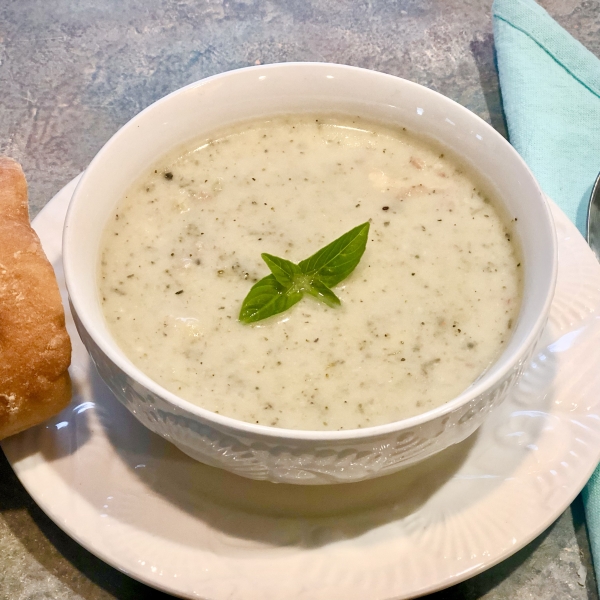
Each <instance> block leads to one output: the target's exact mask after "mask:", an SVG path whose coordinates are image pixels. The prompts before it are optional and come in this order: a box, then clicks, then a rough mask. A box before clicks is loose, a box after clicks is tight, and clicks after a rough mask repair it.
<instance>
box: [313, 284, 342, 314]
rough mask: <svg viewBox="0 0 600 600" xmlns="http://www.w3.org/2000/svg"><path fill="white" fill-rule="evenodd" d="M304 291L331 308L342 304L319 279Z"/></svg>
mask: <svg viewBox="0 0 600 600" xmlns="http://www.w3.org/2000/svg"><path fill="white" fill-rule="evenodd" d="M304 291H305V292H306V293H307V294H310V295H311V296H314V297H315V298H317V300H321V301H322V302H325V304H328V305H329V306H331V307H336V306H339V305H340V304H341V302H340V299H339V298H338V297H337V296H336V295H335V294H334V293H333V292H332V291H331V290H330V289H329V288H328V287H327V286H326V285H325V284H323V283H321V282H320V281H319V280H318V279H316V280H314V281H311V283H310V285H309V286H307V287H306V288H304Z"/></svg>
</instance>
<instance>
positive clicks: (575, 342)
mask: <svg viewBox="0 0 600 600" xmlns="http://www.w3.org/2000/svg"><path fill="white" fill-rule="evenodd" d="M75 183H76V182H75V181H73V182H71V183H70V184H69V185H67V186H66V187H65V188H64V189H63V190H62V191H61V192H60V193H59V194H58V195H57V196H56V197H55V198H54V199H53V200H52V201H51V202H50V203H48V205H47V206H46V207H45V208H44V210H43V211H42V212H41V213H40V214H39V215H38V217H37V219H36V220H35V224H34V225H35V228H36V230H37V231H38V233H39V235H40V237H41V239H42V243H43V245H44V248H45V249H46V252H47V254H48V256H49V258H50V260H51V261H52V263H53V264H54V268H55V270H56V272H57V276H58V279H59V284H60V286H61V291H62V293H63V299H64V300H65V302H66V291H65V287H64V281H63V278H62V266H61V232H62V224H63V220H64V215H65V211H66V208H67V204H68V202H69V199H70V197H71V194H72V192H73V189H74V187H75ZM553 210H554V216H555V219H556V223H557V230H558V239H559V248H560V269H559V279H558V288H557V292H556V297H555V300H554V303H553V307H552V312H551V315H550V320H549V324H548V326H547V328H546V332H545V335H544V337H543V340H542V343H541V346H540V348H539V352H538V353H537V354H536V355H535V357H534V359H533V362H532V364H531V366H530V368H529V369H528V370H527V372H526V373H525V375H524V377H523V379H522V382H521V383H520V385H519V386H518V389H517V390H516V391H515V393H513V394H512V395H511V396H510V397H509V398H508V400H507V401H506V402H505V403H504V404H503V405H502V406H500V407H499V408H498V409H497V410H496V411H494V412H493V414H492V415H491V416H490V417H489V418H488V420H487V421H486V423H485V424H484V425H483V427H482V428H481V429H480V430H479V432H477V433H476V434H474V435H473V436H471V437H470V438H469V439H468V440H466V441H465V442H463V443H462V444H459V445H457V446H454V447H452V448H450V449H448V450H446V451H444V452H442V453H441V454H440V455H438V456H436V457H434V458H432V459H429V460H427V461H426V462H424V463H421V464H420V465H418V466H416V467H411V468H410V469H407V470H405V471H403V472H400V473H397V474H394V475H391V476H388V477H385V478H380V479H375V480H372V481H367V482H363V483H355V484H347V485H338V486H320V487H311V486H299V487H296V486H285V485H276V484H270V483H265V482H257V481H250V480H245V479H241V478H239V477H236V476H234V475H231V474H228V473H226V472H224V471H220V470H217V469H212V468H210V467H206V466H204V465H201V464H200V463H197V462H195V461H193V460H192V459H190V458H188V457H187V456H185V455H184V454H182V453H181V452H179V451H178V450H177V449H176V448H175V447H174V446H172V445H171V444H169V443H167V442H165V441H164V440H162V439H161V438H159V437H158V436H156V435H154V434H152V433H150V432H149V431H147V430H146V429H144V428H143V427H142V425H140V424H139V423H138V422H137V421H136V420H135V419H134V418H133V417H132V416H131V415H130V414H129V413H128V412H127V410H126V409H125V408H123V407H122V406H121V405H120V404H119V403H118V402H117V401H116V400H115V399H114V398H113V397H112V396H111V394H110V392H109V391H108V390H107V388H106V387H105V386H104V384H103V383H102V381H101V380H100V379H99V377H98V375H97V374H96V372H95V369H94V367H93V365H92V364H91V363H90V361H89V359H88V355H87V352H86V351H85V349H84V347H83V345H82V344H81V342H80V341H79V338H78V336H77V333H76V332H75V328H74V327H73V323H72V321H71V319H70V316H69V315H68V327H69V331H70V333H71V337H72V340H73V363H72V367H71V375H72V378H73V381H74V387H75V393H74V397H73V401H72V403H71V405H70V406H69V407H68V408H66V409H65V410H64V411H63V412H62V413H61V414H60V415H58V416H57V417H56V418H54V419H52V420H51V421H49V422H47V423H45V424H44V425H42V426H39V427H37V428H34V429H31V430H29V431H26V432H24V433H22V434H20V435H18V436H14V437H12V438H10V439H8V440H5V441H4V442H3V444H2V447H3V449H4V452H5V453H6V456H7V457H8V460H9V461H10V463H11V464H12V466H13V468H14V470H15V472H16V474H17V476H18V477H19V479H20V480H21V482H22V483H23V485H24V486H25V488H26V489H27V491H28V492H29V493H30V494H31V496H32V497H33V498H34V500H35V501H36V502H37V503H38V504H39V505H40V507H41V508H42V509H43V510H44V511H45V512H46V513H47V514H48V515H49V516H50V518H51V519H53V520H54V521H55V522H56V523H57V524H58V525H59V526H60V527H61V528H62V529H64V530H65V531H66V532H67V533H68V534H69V535H70V536H72V537H73V538H74V539H75V540H77V541H78V542H79V543H80V544H81V545H83V546H85V547H86V548H87V549H88V550H90V551H91V552H93V553H94V554H96V555H97V556H99V557H100V558H101V559H103V560H105V561H106V562H108V563H110V564H111V565H113V566H115V567H116V568H118V569H120V570H122V571H124V572H125V573H127V574H128V575H130V576H131V577H134V578H136V579H138V580H140V581H143V582H144V583H146V584H148V585H150V586H153V587H156V588H158V589H161V590H164V591H167V592H170V593H172V594H176V595H179V596H182V597H185V598H210V599H211V600H220V599H226V598H227V599H232V598H234V599H235V598H243V599H244V600H252V599H257V600H259V599H260V600H270V599H273V600H281V599H282V598H285V599H286V600H293V599H306V600H309V599H310V600H319V599H323V600H335V599H337V598H339V599H343V600H354V599H361V600H362V599H364V598H369V599H370V600H377V599H390V598H409V597H414V596H417V595H420V594H425V593H427V592H432V591H435V590H438V589H441V588H444V587H447V586H450V585H452V584H455V583H458V582H459V581H462V580H464V579H467V578H468V577H471V576H473V575H475V574H477V573H479V572H481V571H483V570H484V569H486V568H488V567H491V566H492V565H494V564H496V563H498V562H499V561H501V560H502V559H504V558H506V557H507V556H509V555H511V554H512V553H514V552H516V551H517V550H518V549H520V548H522V547H523V546H524V545H525V544H527V543H528V542H529V541H530V540H532V539H533V538H534V537H536V536H537V535H538V534H539V533H540V532H542V531H543V530H544V529H545V528H546V527H547V526H548V525H549V524H550V523H552V522H553V521H554V520H555V519H556V518H557V517H558V516H559V515H560V514H561V513H562V511H563V510H564V509H565V508H566V507H567V506H568V505H569V503H570V502H571V501H572V500H573V498H574V497H575V496H576V495H577V494H578V493H579V491H580V490H581V488H582V487H583V485H584V484H585V482H586V481H587V479H588V477H589V476H590V474H591V473H592V471H593V469H594V467H595V466H596V464H597V462H598V459H599V458H600V369H599V368H598V349H599V348H600V265H599V264H598V263H597V262H596V260H595V258H594V256H593V254H592V253H591V251H590V250H589V248H588V247H587V245H586V243H585V241H584V240H583V238H582V237H581V236H580V234H579V233H578V232H577V230H576V229H575V227H574V226H573V225H572V224H571V223H570V222H569V221H568V219H567V218H566V217H565V216H564V215H563V213H562V212H560V211H559V210H558V209H557V208H556V207H554V209H553Z"/></svg>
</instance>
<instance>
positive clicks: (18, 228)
mask: <svg viewBox="0 0 600 600" xmlns="http://www.w3.org/2000/svg"><path fill="white" fill-rule="evenodd" d="M70 362H71V341H70V339H69V336H68V334H67V331H66V329H65V313H64V310H63V306H62V302H61V298H60V293H59V291H58V284H57V282H56V277H55V275H54V271H53V270H52V265H51V264H50V263H49V261H48V259H47V258H46V256H45V254H44V251H43V250H42V246H41V244H40V240H39V238H38V236H37V235H36V233H35V232H34V231H33V229H32V228H31V226H30V225H29V213H28V210H27V183H26V181H25V176H24V174H23V171H22V169H21V167H20V165H19V164H18V163H17V162H15V161H14V160H12V159H10V158H7V157H2V156H0V439H3V438H5V437H7V436H9V435H13V434H14V433H18V432H19V431H23V430H24V429H27V428H28V427H31V426H32V425H37V424H38V423H41V422H42V421H44V420H46V419H47V418H48V417H51V416H52V415H54V414H56V413H57V412H59V411H60V410H62V409H63V408H64V407H65V406H66V405H67V404H68V403H69V401H70V398H71V380H70V379H69V373H68V371H67V368H68V366H69V364H70Z"/></svg>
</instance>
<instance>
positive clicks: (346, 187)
mask: <svg viewBox="0 0 600 600" xmlns="http://www.w3.org/2000/svg"><path fill="white" fill-rule="evenodd" d="M366 221H370V224H371V225H370V233H369V240H368V243H367V246H366V251H365V253H364V255H363V257H362V260H361V261H360V263H359V264H358V266H357V267H356V269H355V270H354V272H353V273H352V274H351V275H350V276H349V277H348V278H347V279H345V280H344V281H342V282H341V283H340V284H339V285H338V286H337V287H336V288H335V289H334V291H335V293H336V294H337V296H338V297H339V298H340V300H341V306H339V307H335V308H330V307H329V306H327V305H325V304H323V303H320V302H318V301H317V300H315V299H314V298H312V297H311V296H305V297H304V298H303V299H302V300H301V301H300V302H299V303H298V304H296V305H295V306H293V307H292V308H291V309H290V310H288V311H287V312H284V313H281V314H279V315H276V316H274V317H271V318H269V319H266V320H264V321H260V322H258V323H255V324H252V325H246V324H242V323H240V322H239V321H238V315H239V311H240V307H241V305H242V301H243V300H244V298H245V296H246V295H247V294H248V292H249V290H250V288H251V286H252V285H253V283H255V282H256V281H258V280H259V279H261V278H262V277H265V276H266V275H268V274H269V270H268V268H267V266H266V264H265V263H264V262H263V261H262V259H261V253H263V252H267V253H270V254H274V255H276V256H280V257H284V258H287V259H289V260H291V261H293V262H299V261H301V260H303V259H305V258H307V257H308V256H310V255H311V254H313V253H314V252H316V251H317V250H319V249H320V248H322V247H323V246H324V245H326V244H328V243H329V242H331V241H333V240H334V239H336V238H337V237H339V236H340V235H342V234H343V233H345V232H347V231H348V230H350V229H352V228H353V227H356V226H357V225H359V224H361V223H364V222H366ZM512 237H513V234H512V221H511V220H510V216H506V215H504V214H503V213H502V212H501V211H500V210H499V209H498V207H496V206H495V203H494V202H493V201H491V200H490V198H489V197H488V196H487V195H486V193H484V191H483V190H482V189H480V188H479V186H478V185H477V182H476V180H475V179H474V177H473V175H472V174H471V173H469V172H468V170H467V169H465V167H464V166H463V165H461V164H460V163H459V162H457V161H456V160H455V159H454V158H453V157H451V156H448V153H447V152H446V151H444V150H443V149H440V148H437V147H436V146H434V145H431V144H430V143H429V142H427V143H426V142H424V141H421V140H419V139H417V138H415V137H413V136H411V135H409V134H408V133H407V132H406V131H404V130H402V129H392V128H386V127H385V126H382V125H380V124H373V123H369V122H366V121H363V120H361V119H358V118H351V117H335V118H334V117H318V116H306V115H304V116H302V115H294V116H286V117H277V118H273V119H270V120H261V121H259V122H251V123H245V124H241V125H238V126H235V127H233V128H231V129H229V130H227V131H221V132H217V133H216V134H215V135H214V136H212V137H211V138H210V139H204V140H199V141H197V142H196V143H193V144H190V145H189V147H187V148H183V149H182V148H180V149H178V150H177V151H176V152H173V153H171V154H170V155H168V156H166V157H165V158H164V159H163V160H161V161H160V162H159V163H157V164H156V165H154V166H153V167H152V168H151V169H149V170H148V172H147V173H145V174H144V175H143V176H142V177H141V178H140V179H139V181H138V182H137V183H136V184H135V185H134V186H133V187H132V188H131V189H130V190H128V191H127V194H126V195H125V197H124V198H123V199H122V200H121V201H120V202H119V204H118V207H117V210H116V211H115V213H114V215H113V217H112V219H111V220H110V222H109V223H108V224H107V227H106V231H105V234H104V238H103V242H102V249H101V265H100V277H99V282H100V294H101V299H102V306H103V310H104V314H105V316H106V320H107V323H108V326H109V328H110V330H111V332H112V334H113V336H114V337H115V339H116V340H117V342H118V344H119V345H120V346H121V347H122V349H123V351H124V352H125V354H126V355H127V356H128V357H129V358H130V359H131V360H132V361H133V363H135V364H136V365H137V366H138V367H139V368H140V369H141V370H142V371H144V372H145V373H147V374H148V375H149V376H150V377H152V378H153V379H154V380H155V381H157V382H158V383H159V384H160V385H162V386H163V387H164V388H166V389H167V390H170V391H171V392H174V393H175V394H177V395H179V396H181V397H182V398H185V399H186V400H188V401H190V402H193V403H195V404H198V405H199V406H202V407H204V408H206V409H208V410H210V411H213V412H215V413H219V414H221V415H227V416H230V417H234V418H237V419H241V420H243V421H248V422H250V423H260V424H262V425H270V426H274V427H285V428H292V429H312V430H323V429H330V430H338V429H354V428H363V427H369V426H373V425H378V424H382V423H389V422H393V421H396V420H399V419H403V418H406V417H410V416H413V415H416V414H419V413H422V412H425V411H427V410H429V409H431V408H434V407H436V406H439V405H441V404H443V403H445V402H447V401H448V400H450V399H452V398H453V397H455V396H457V395H458V394H459V393H461V392H462V391H464V390H465V389H466V388H467V387H468V386H469V385H470V384H472V382H473V381H474V380H476V379H477V378H478V377H479V376H480V375H481V373H482V372H484V371H485V370H486V368H487V367H488V366H489V365H490V364H491V363H492V362H493V361H494V359H496V358H497V357H498V355H499V354H500V352H501V351H502V349H503V346H504V345H505V344H506V342H507V340H508V338H509V337H510V335H511V329H512V327H513V324H514V323H515V321H516V318H517V315H518V310H519V305H520V295H521V285H522V283H521V280H522V278H521V271H522V267H521V263H520V260H521V259H520V254H519V249H518V248H517V247H516V245H515V242H514V241H513V239H512Z"/></svg>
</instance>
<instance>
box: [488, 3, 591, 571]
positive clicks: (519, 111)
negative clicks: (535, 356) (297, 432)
mask: <svg viewBox="0 0 600 600" xmlns="http://www.w3.org/2000/svg"><path fill="white" fill-rule="evenodd" d="M492 12H493V24H494V41H495V45H496V55H497V61H498V72H499V75H500V87H501V90H502V101H503V105H504V113H505V116H506V121H507V124H508V132H509V137H510V141H511V144H512V145H513V146H514V147H515V148H516V150H517V151H518V152H519V154H521V156H522V157H523V158H524V159H525V162H527V164H528V165H529V168H530V169H531V170H532V171H533V174H534V175H535V176H536V178H537V180H538V182H539V183H540V185H541V187H542V189H543V190H544V192H545V193H546V194H547V195H548V196H550V197H551V198H552V199H553V200H554V201H555V202H556V203H557V204H558V205H559V206H560V207H561V208H562V210H563V211H564V212H565V213H566V215H567V216H568V217H569V218H570V219H571V221H573V223H575V225H576V226H577V227H578V229H579V231H581V233H585V232H584V230H585V222H586V214H587V205H588V201H589V198H590V193H591V190H592V186H593V183H594V180H595V178H596V176H597V175H598V173H599V172H600V60H599V59H598V58H596V57H595V56H594V55H593V54H592V53H591V52H589V51H588V50H587V49H586V48H585V47H584V46H583V45H582V44H580V43H579V42H578V41H577V40H575V39H574V38H573V37H571V36H570V35H569V34H568V33H567V32H566V31H565V30H564V29H562V28H561V27H560V26H559V25H558V24H557V23H556V22H555V21H554V20H553V19H552V18H551V17H550V15H549V14H548V13H547V12H546V11H545V10H544V9H543V8H541V7H540V6H538V5H537V4H536V3H535V2H534V1H533V0H495V1H494V5H493V8H492ZM599 368H600V365H599ZM583 501H584V506H585V513H586V521H587V526H588V532H589V537H590V544H591V547H592V556H593V559H594V564H595V568H596V573H597V575H598V576H597V580H600V467H599V468H598V469H597V470H596V472H595V473H594V475H593V476H592V478H591V479H590V481H589V483H588V484H587V486H586V488H585V489H584V491H583Z"/></svg>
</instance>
